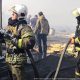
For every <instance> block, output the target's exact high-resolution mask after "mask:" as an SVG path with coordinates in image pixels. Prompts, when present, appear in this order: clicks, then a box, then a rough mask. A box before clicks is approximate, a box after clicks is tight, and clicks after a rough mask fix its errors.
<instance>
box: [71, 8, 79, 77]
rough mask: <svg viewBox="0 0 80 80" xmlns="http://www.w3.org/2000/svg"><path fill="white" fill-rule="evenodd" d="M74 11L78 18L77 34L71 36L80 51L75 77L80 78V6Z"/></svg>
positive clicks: (76, 49) (77, 50) (76, 48)
mask: <svg viewBox="0 0 80 80" xmlns="http://www.w3.org/2000/svg"><path fill="white" fill-rule="evenodd" d="M72 13H73V15H74V16H75V17H76V19H77V26H76V32H75V36H73V37H72V38H71V42H72V43H74V46H75V47H74V49H75V51H76V52H77V53H78V56H77V64H76V68H75V77H76V78H80V8H76V9H75V10H73V12H72Z"/></svg>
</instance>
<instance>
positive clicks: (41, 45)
mask: <svg viewBox="0 0 80 80" xmlns="http://www.w3.org/2000/svg"><path fill="white" fill-rule="evenodd" d="M38 15H39V17H38V20H37V23H36V26H35V29H34V33H35V34H37V41H38V50H39V59H42V58H45V57H46V54H47V36H48V34H49V29H50V27H49V23H48V20H47V19H46V18H45V16H44V14H43V12H39V13H38Z"/></svg>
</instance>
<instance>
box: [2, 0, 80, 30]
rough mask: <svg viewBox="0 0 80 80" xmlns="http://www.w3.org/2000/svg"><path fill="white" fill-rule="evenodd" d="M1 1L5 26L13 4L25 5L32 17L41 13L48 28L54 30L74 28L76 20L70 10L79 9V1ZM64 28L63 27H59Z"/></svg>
mask: <svg viewBox="0 0 80 80" xmlns="http://www.w3.org/2000/svg"><path fill="white" fill-rule="evenodd" d="M2 1H3V24H4V25H6V24H7V18H8V17H9V15H10V14H9V11H8V10H9V9H10V7H11V6H13V5H14V4H17V3H19V4H25V5H27V7H28V14H31V15H32V16H33V15H35V14H37V13H38V12H39V11H43V12H44V14H45V16H46V17H47V19H48V21H49V23H50V26H51V27H54V28H56V26H57V28H60V29H61V28H67V29H72V28H74V26H76V20H75V18H74V16H73V15H72V10H73V9H75V8H77V7H80V0H2ZM61 26H64V27H61Z"/></svg>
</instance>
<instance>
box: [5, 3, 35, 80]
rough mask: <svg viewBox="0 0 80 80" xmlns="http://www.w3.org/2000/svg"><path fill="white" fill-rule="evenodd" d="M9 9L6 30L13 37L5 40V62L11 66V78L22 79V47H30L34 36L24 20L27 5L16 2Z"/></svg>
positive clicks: (23, 62) (24, 54)
mask: <svg viewBox="0 0 80 80" xmlns="http://www.w3.org/2000/svg"><path fill="white" fill-rule="evenodd" d="M10 11H11V12H12V15H11V17H10V18H9V19H8V26H7V32H8V33H9V34H12V35H13V39H12V40H6V47H7V54H6V62H8V64H9V66H10V68H11V71H12V74H13V80H24V78H23V77H24V75H25V74H23V73H22V71H23V70H22V67H23V64H25V63H26V61H27V57H26V53H25V52H24V49H26V50H27V49H32V48H33V46H34V44H35V38H34V34H33V32H32V29H31V27H30V26H28V25H27V22H26V20H25V18H26V16H27V7H26V6H25V5H21V4H20V5H19V4H17V5H14V6H13V7H12V8H11V9H10Z"/></svg>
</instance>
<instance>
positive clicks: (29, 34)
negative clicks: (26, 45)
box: [21, 33, 33, 38]
mask: <svg viewBox="0 0 80 80" xmlns="http://www.w3.org/2000/svg"><path fill="white" fill-rule="evenodd" d="M28 36H33V34H32V33H26V34H24V35H22V36H21V38H24V37H28Z"/></svg>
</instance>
